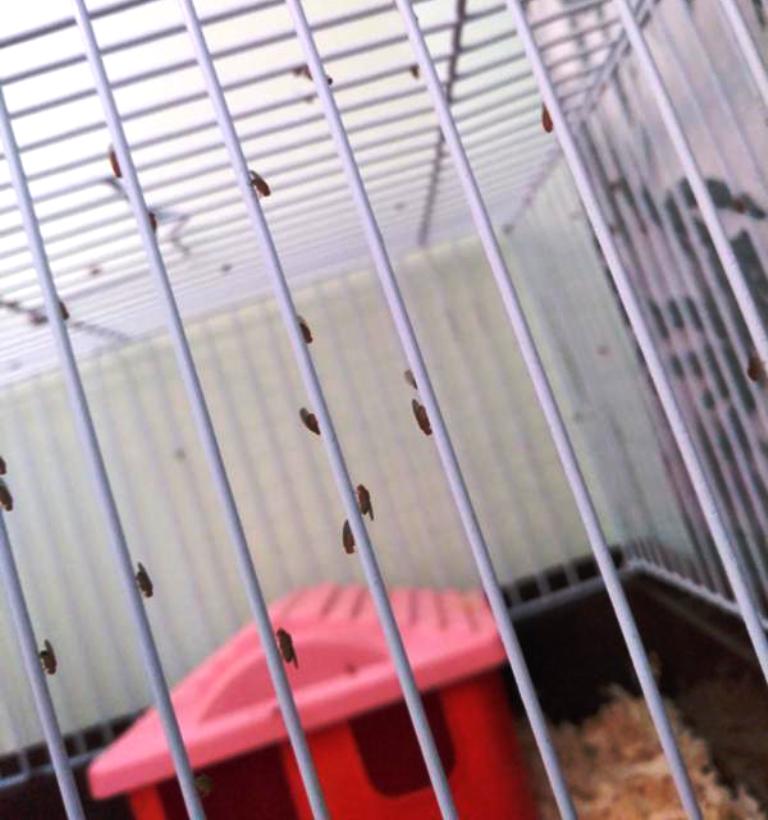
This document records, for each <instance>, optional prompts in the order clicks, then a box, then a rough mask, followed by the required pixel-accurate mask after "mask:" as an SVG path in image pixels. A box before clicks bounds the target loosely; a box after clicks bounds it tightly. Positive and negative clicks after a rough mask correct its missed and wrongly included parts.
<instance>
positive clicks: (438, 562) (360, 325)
mask: <svg viewBox="0 0 768 820" xmlns="http://www.w3.org/2000/svg"><path fill="white" fill-rule="evenodd" d="M341 287H342V289H343V291H344V293H345V296H346V298H347V299H348V300H349V302H350V304H351V305H352V308H353V315H354V320H353V321H354V322H355V327H356V329H357V332H358V333H360V334H361V335H362V337H363V339H364V340H365V341H364V343H365V346H366V349H367V350H368V351H370V352H371V354H372V353H373V352H374V351H376V350H377V349H380V347H381V345H380V343H379V342H378V341H377V340H376V339H375V338H374V337H373V334H372V329H371V326H370V323H369V322H367V321H365V319H364V318H363V311H362V310H361V305H360V300H359V299H358V296H357V293H356V291H355V288H353V287H352V286H351V284H350V281H349V277H348V276H345V277H344V279H343V281H342V284H341ZM369 355H370V354H369ZM385 393H386V391H385ZM387 398H391V396H386V395H385V396H383V397H382V400H386V399H387ZM392 428H393V434H394V437H395V445H396V447H397V448H398V450H400V451H401V452H402V453H403V457H404V459H405V462H406V465H407V468H408V472H409V473H410V474H411V476H414V477H415V476H417V475H419V473H420V471H419V468H418V466H417V464H416V461H415V458H414V454H413V450H412V448H411V447H410V446H409V445H408V444H407V443H406V441H405V439H404V437H403V435H402V433H401V431H400V428H399V426H398V425H397V424H393V425H392ZM413 480H415V481H418V483H419V484H420V485H421V487H422V492H426V490H424V489H423V487H424V484H423V482H422V481H420V480H419V479H413ZM434 512H435V511H434V508H433V505H432V504H425V505H424V510H423V515H421V516H419V526H420V527H422V528H423V531H424V533H425V535H426V540H425V542H424V543H426V544H430V545H432V549H433V555H434V559H433V560H432V561H430V562H429V563H430V565H432V564H434V565H435V568H436V570H435V575H436V576H437V578H439V581H440V583H441V584H443V585H444V586H446V587H447V586H449V584H450V583H451V572H450V569H449V567H448V564H447V562H446V559H445V554H444V551H443V549H442V544H443V535H442V533H441V528H440V526H439V525H437V524H436V522H435V517H434ZM453 582H454V583H455V579H454V581H453Z"/></svg>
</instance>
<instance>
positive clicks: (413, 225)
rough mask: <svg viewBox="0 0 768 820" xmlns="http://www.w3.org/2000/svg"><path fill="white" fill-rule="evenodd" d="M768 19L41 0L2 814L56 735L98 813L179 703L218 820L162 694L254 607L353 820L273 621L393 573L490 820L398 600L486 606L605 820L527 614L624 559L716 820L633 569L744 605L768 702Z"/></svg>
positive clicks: (277, 669) (421, 6)
mask: <svg viewBox="0 0 768 820" xmlns="http://www.w3.org/2000/svg"><path fill="white" fill-rule="evenodd" d="M766 14H768V10H767V9H766V8H765V7H764V4H763V2H762V0H751V2H748V0H743V2H742V0H707V2H705V1H704V0H692V2H690V1H689V0H661V2H659V3H654V2H645V0H639V2H637V3H636V4H632V3H631V2H630V0H570V2H559V1H558V0H530V2H528V3H521V2H519V0H507V2H492V1H491V0H422V1H421V2H419V1H418V0H413V1H411V0H395V2H394V3H393V2H378V3H377V2H374V1H373V0H359V2H354V3H342V2H338V3H329V2H324V3H323V2H320V0H306V2H302V0H258V1H257V0H252V2H235V1H234V0H232V1H231V2H230V1H229V0H227V2H224V1H223V0H195V1H194V2H193V0H177V2H172V0H123V2H97V0H93V1H92V2H89V3H88V4H86V3H85V2H84V0H72V2H67V3H65V2H52V0H46V2H43V0H39V2H36V3H30V4H26V5H23V4H22V5H18V4H16V5H15V7H14V9H13V10H12V11H9V12H8V13H7V14H5V15H4V27H3V30H2V32H0V77H1V78H2V80H1V81H0V82H1V86H0V87H1V89H2V94H1V95H0V137H2V148H3V160H2V166H1V167H2V175H3V176H2V180H0V295H1V296H0V315H1V317H2V321H1V322H0V383H1V384H2V391H1V392H0V455H2V458H3V462H4V464H5V466H6V468H7V474H6V475H5V476H4V477H3V485H2V488H0V489H3V490H4V492H5V493H7V496H6V497H4V499H3V501H4V506H5V507H6V510H9V511H8V512H7V514H5V515H0V558H1V562H0V566H2V579H3V585H4V586H3V591H4V594H3V600H4V601H5V606H4V608H3V609H2V612H1V613H0V618H2V620H0V641H1V642H2V648H3V658H4V659H5V660H6V663H4V665H3V666H4V669H3V674H2V677H0V687H1V689H0V705H1V706H2V708H0V753H2V754H3V755H5V756H6V758H8V759H12V760H14V761H15V769H14V771H12V772H11V773H7V772H6V773H0V787H2V786H3V785H8V784H11V783H15V782H18V781H19V780H23V779H24V778H28V777H30V776H31V773H32V772H33V770H34V766H33V765H32V764H31V763H30V760H29V758H28V756H27V753H26V751H25V750H26V749H28V748H29V747H30V746H31V745H33V744H35V743H37V742H39V741H40V740H41V738H44V740H45V742H46V743H47V746H48V750H49V754H50V760H51V763H52V766H53V768H54V770H55V773H56V776H57V779H58V783H59V786H60V789H61V794H62V798H63V801H64V805H65V807H66V812H67V815H68V816H69V817H73V818H76V817H83V816H84V815H83V810H82V808H81V805H80V800H79V797H78V793H77V789H76V787H75V784H74V781H73V778H72V775H71V769H70V763H71V759H72V758H74V759H77V760H80V759H82V758H85V757H88V756H89V755H91V754H92V747H93V743H92V742H91V741H89V740H88V739H87V738H86V735H87V734H88V732H90V730H92V729H93V728H94V727H95V728H96V730H97V734H98V735H99V738H100V739H99V741H97V743H96V746H98V745H100V744H103V743H106V742H108V741H109V740H110V739H111V738H112V737H113V728H112V723H113V721H114V720H116V719H117V718H119V717H120V716H123V715H126V714H130V713H134V712H136V711H137V710H138V709H140V708H142V707H145V706H146V705H147V703H148V702H152V703H153V704H154V705H155V706H156V708H157V709H158V710H159V711H160V713H161V716H162V719H163V725H164V728H165V731H166V735H167V740H168V743H169V745H170V747H171V749H172V753H173V758H174V762H175V767H176V773H177V777H178V780H179V784H180V786H181V789H182V792H183V795H184V801H185V805H186V808H187V811H188V813H189V815H190V816H191V817H202V816H203V810H202V808H201V803H200V799H199V795H198V792H197V790H196V787H195V783H194V777H193V773H192V769H191V767H190V763H189V760H188V758H187V754H186V752H185V749H184V744H183V742H182V739H181V735H180V732H179V727H178V723H177V721H176V718H175V715H174V712H173V708H172V706H171V702H170V697H169V688H168V685H169V684H168V681H169V680H171V681H175V680H178V679H179V678H180V677H181V676H182V675H183V674H185V673H186V672H187V671H188V670H189V669H190V668H191V667H192V666H193V665H194V664H195V663H197V662H198V661H199V660H200V659H201V658H202V657H204V656H205V655H206V654H207V653H208V652H209V651H210V650H211V649H212V648H213V647H215V646H216V645H218V644H219V643H220V642H221V641H222V640H223V639H224V638H225V637H226V636H227V635H228V634H230V633H231V632H232V631H233V629H234V628H235V627H236V626H237V625H239V624H240V623H242V622H243V621H244V620H246V619H248V618H252V619H253V620H254V621H255V623H256V624H257V626H258V628H259V632H260V636H261V640H262V643H263V645H264V647H265V651H266V652H267V657H268V661H269V668H270V674H271V677H272V681H273V684H274V687H275V690H276V692H277V696H278V700H279V704H280V708H281V712H282V715H283V719H284V721H285V723H286V726H287V728H288V731H289V736H290V741H291V744H292V747H293V750H294V752H295V755H296V758H297V760H298V763H299V767H300V770H301V774H302V778H303V782H304V785H305V788H306V792H307V795H308V798H309V800H310V803H311V806H312V810H313V813H314V815H315V816H316V817H326V816H328V814H327V809H326V807H325V803H324V798H323V788H322V784H321V783H320V782H319V780H318V778H317V775H316V773H315V769H314V766H313V761H312V758H311V755H310V754H309V750H308V746H307V743H306V740H305V737H304V733H303V730H302V726H301V721H300V718H299V715H298V713H297V711H296V708H295V705H294V702H293V699H292V695H291V691H290V687H289V685H288V682H287V678H286V675H285V672H284V669H283V661H282V659H281V657H280V653H279V650H278V647H277V645H276V643H275V641H274V638H273V625H272V624H271V623H270V621H269V616H268V612H267V607H266V601H267V600H272V599H273V598H275V597H277V596H278V595H280V594H281V593H284V592H285V591H287V590H289V589H293V588H295V587H297V586H300V585H302V584H306V583H310V582H311V581H313V580H317V579H318V578H327V579H334V580H351V579H363V580H364V581H365V583H366V584H367V585H368V587H369V588H370V591H371V594H372V595H373V598H374V601H375V604H376V610H377V614H378V617H379V620H380V622H381V625H382V628H383V630H384V632H385V635H386V638H387V645H388V647H389V651H390V653H391V656H392V660H393V662H394V664H395V666H396V668H397V672H398V678H399V682H400V685H401V688H402V692H403V697H404V699H405V702H406V704H407V707H408V711H409V714H410V717H411V719H412V722H413V725H414V728H415V731H416V735H417V737H418V741H419V745H420V748H421V751H422V754H423V756H424V760H425V762H426V764H427V769H428V772H429V775H430V780H431V783H432V786H433V788H434V792H435V796H436V799H437V801H438V804H439V807H440V811H441V814H442V816H444V817H455V816H457V814H456V810H455V808H454V805H453V801H452V796H451V790H450V788H449V785H448V782H447V779H446V776H445V773H444V771H443V769H442V766H441V764H440V760H439V757H438V755H437V753H436V748H435V744H434V740H433V738H432V735H431V732H430V728H429V725H428V723H427V721H426V718H425V714H424V709H423V706H422V703H421V700H420V697H419V693H418V690H417V688H416V686H415V683H414V679H413V674H412V670H411V668H410V665H409V661H408V657H407V655H406V652H405V649H404V646H403V643H402V639H401V636H400V633H399V630H398V627H397V623H396V621H395V619H394V616H393V613H392V609H391V606H390V603H389V599H388V596H387V588H388V585H391V584H393V583H403V582H407V583H412V584H414V583H416V584H417V583H422V584H431V585H434V586H453V587H459V588H462V587H467V586H470V585H473V584H477V583H478V578H479V582H480V583H481V585H482V588H483V590H484V592H485V595H486V597H487V600H488V603H489V605H490V608H491V610H492V612H493V615H494V618H495V621H496V624H497V627H498V630H499V634H500V636H501V639H502V642H503V644H504V648H505V651H506V655H507V658H508V661H509V664H510V666H511V669H512V672H513V674H514V678H515V681H516V684H517V687H518V689H519V693H520V695H521V698H522V700H523V703H524V706H525V710H526V713H527V717H528V719H529V721H530V723H531V726H532V729H533V732H534V735H535V738H536V742H537V746H538V749H539V751H540V753H541V756H542V759H543V761H544V765H545V768H546V771H547V775H548V778H549V782H550V784H551V787H552V790H553V792H554V795H555V798H556V801H557V805H558V807H559V810H560V812H561V814H562V816H563V817H574V816H575V811H574V808H573V802H572V798H571V796H570V795H569V792H568V787H567V785H566V783H565V780H564V778H563V775H562V772H561V768H560V765H559V763H558V760H557V757H556V755H555V752H554V748H553V745H552V743H551V740H550V738H549V735H548V730H547V725H546V722H545V719H544V715H543V712H542V710H541V707H540V705H539V702H538V700H537V695H536V691H535V688H534V686H533V683H532V681H531V678H530V675H529V673H528V669H527V666H526V660H525V658H524V656H523V653H522V651H521V648H520V644H519V642H518V640H517V637H516V634H515V629H514V620H515V618H516V617H518V616H519V614H520V613H521V612H523V611H525V609H526V608H529V609H530V608H531V607H536V606H538V607H541V606H544V607H546V606H547V605H548V602H549V601H551V600H553V599H554V598H556V597H557V596H564V595H569V594H574V593H576V592H577V591H578V589H579V588H580V587H581V586H582V585H583V584H584V583H585V582H584V581H583V580H582V579H581V578H580V577H579V574H578V572H577V570H576V568H575V567H576V564H575V561H576V559H577V558H579V557H580V556H583V555H585V554H587V553H590V552H591V553H592V554H593V556H594V559H595V561H596V563H597V566H598V568H599V574H600V579H601V581H600V582H601V583H602V584H604V585H605V587H606V589H607V592H608V595H609V597H610V601H611V604H612V606H613V609H614V611H615V614H616V618H617V619H618V622H619V625H620V627H621V630H622V634H623V637H624V639H625V642H626V647H627V651H628V652H629V656H630V658H631V662H632V664H633V667H634V669H635V672H636V674H637V677H638V679H639V682H640V685H641V688H642V692H643V695H644V698H645V700H646V703H647V706H648V709H649V710H650V713H651V716H652V719H653V722H654V725H655V728H656V730H657V732H658V735H659V739H660V741H661V744H662V747H663V749H664V752H665V755H666V758H667V762H668V764H669V766H670V769H671V771H672V774H673V777H674V781H675V784H676V787H677V791H678V794H679V798H680V801H681V803H682V805H683V807H684V809H685V811H686V812H687V814H688V815H689V816H691V817H698V816H700V813H699V809H698V807H697V804H696V799H695V796H694V794H693V790H692V788H691V784H690V780H689V777H688V775H687V772H686V768H685V765H684V763H683V760H682V758H681V756H680V752H679V750H678V746H677V743H676V740H675V735H674V732H673V730H672V727H671V725H670V722H669V720H668V717H667V715H666V713H665V710H664V706H663V704H662V701H661V697H660V695H659V691H658V688H657V685H656V682H655V681H654V678H653V675H652V672H651V668H650V665H649V661H648V657H647V655H646V652H645V650H644V648H643V645H642V642H641V640H640V637H639V634H638V631H637V628H636V626H635V621H634V618H633V614H632V612H631V610H630V607H629V605H628V602H627V597H626V594H625V592H624V589H623V587H622V574H623V573H627V572H642V573H647V574H650V575H653V576H655V577H657V578H660V579H662V580H663V581H665V582H666V583H669V584H672V585H676V586H679V587H681V588H684V589H686V590H688V591H690V592H692V593H694V594H696V595H698V596H700V597H702V598H704V599H706V600H708V601H710V602H712V603H714V604H716V605H717V606H719V607H721V608H723V609H725V610H727V611H729V612H732V613H734V614H736V615H738V616H739V617H740V618H741V619H742V620H743V623H744V627H745V629H746V630H747V632H748V634H749V638H750V640H751V642H752V646H753V648H754V652H755V654H756V657H757V659H758V661H759V664H760V667H761V669H762V672H763V674H764V675H766V674H768V643H767V642H766V635H765V625H766V620H765V606H766V601H767V599H766V596H767V595H768V550H767V549H766V533H767V532H768V513H767V512H766V509H768V505H766V500H767V498H768V413H767V411H766V404H765V402H766V394H765V387H766V379H767V378H768V377H767V376H766V372H765V367H766V366H768V336H767V335H766V321H767V320H768V281H767V280H766V275H767V272H768V227H767V226H768V185H767V184H766V177H767V175H768V167H767V166H766V160H765V158H766V156H768V130H767V129H766V122H767V121H768V119H767V118H768V72H767V71H766V65H765V54H766V48H767V47H768V23H767V22H766ZM110 160H112V163H110ZM116 170H119V172H120V173H119V174H118V175H116V174H115V171H116ZM252 172H256V174H257V177H256V184H254V177H253V175H252ZM265 186H266V189H267V190H268V191H269V196H261V195H260V193H259V189H261V194H263V193H265V190H264V187H265ZM299 317H301V319H300V318H299ZM303 323H305V324H303ZM307 330H309V334H310V335H311V337H312V343H311V344H308V342H307V335H306V334H307ZM406 370H408V371H410V379H412V380H413V381H414V382H415V385H416V392H415V393H414V391H413V390H412V389H411V387H409V386H408V385H407V384H406V383H405V380H404V377H403V374H404V372H405V371H406ZM413 395H416V396H418V399H417V404H420V405H421V410H420V412H421V413H422V425H423V424H424V423H426V424H427V425H429V426H430V427H431V437H425V436H423V435H422V434H421V433H420V432H419V429H418V427H417V425H416V423H415V421H414V417H413V415H412V409H411V408H412V405H411V401H412V396H413ZM301 408H304V409H305V410H307V411H308V412H310V413H312V414H314V416H315V421H314V424H315V425H317V430H318V431H319V434H320V435H319V439H318V438H316V437H315V436H313V434H312V432H310V431H308V430H307V429H306V427H305V426H303V425H302V421H301V419H300V416H299V411H300V409H301ZM424 419H426V422H425V421H424ZM310 426H312V425H310ZM422 429H423V428H422ZM326 465H329V466H330V471H329V470H328V469H327V466H326ZM363 476H364V477H365V483H366V486H368V487H369V488H370V489H371V491H372V493H373V496H374V500H375V504H376V510H377V516H376V521H375V523H373V524H370V525H366V523H365V522H364V520H363V518H362V516H361V512H360V509H359V507H358V502H357V498H356V495H355V485H356V484H357V483H358V482H359V481H361V480H362V477H363ZM11 502H12V503H11ZM11 507H12V510H10V508H11ZM345 519H347V520H348V522H349V525H350V528H351V536H352V537H353V538H354V542H355V544H356V553H355V554H354V555H353V556H348V555H345V554H344V551H343V550H342V548H341V525H342V523H343V522H344V520H345ZM12 545H13V547H12ZM610 546H615V547H616V548H617V550H618V552H619V553H621V554H622V556H623V564H622V568H621V569H619V568H618V567H617V564H616V562H615V561H614V554H615V553H613V552H612V551H611V549H610ZM138 562H141V563H142V564H143V566H145V567H146V568H147V570H148V571H149V573H150V574H151V576H152V579H153V581H154V583H155V584H156V587H157V589H158V594H157V595H156V596H155V598H154V599H153V600H152V602H151V603H147V602H145V600H144V599H143V598H142V596H141V591H140V589H139V588H138V587H137V585H136V581H135V573H136V566H137V563H138ZM554 565H559V566H562V567H563V571H564V578H565V581H564V583H563V584H561V585H559V586H558V587H557V588H555V587H554V586H553V585H552V583H551V580H550V579H549V577H548V575H547V573H546V572H545V570H546V569H547V568H548V567H551V566H554ZM524 577H525V578H532V579H533V583H534V585H535V587H536V597H535V600H534V601H526V600H524V599H523V597H521V595H520V593H519V585H518V584H516V583H515V582H516V581H518V580H519V579H521V578H524ZM385 579H386V581H385ZM502 588H504V591H505V592H504V593H503V592H502ZM505 594H506V596H507V598H505ZM44 639H50V641H51V645H52V646H53V647H54V648H55V652H56V655H57V657H58V658H59V660H60V663H61V669H60V670H59V672H58V673H57V675H56V677H55V678H51V679H50V680H48V679H46V677H45V675H44V672H43V670H42V668H41V666H40V663H39V656H38V653H39V649H40V646H42V645H43V641H44ZM147 684H148V687H147ZM62 732H63V733H64V734H66V735H68V736H71V737H72V738H73V741H72V743H71V744H70V745H69V746H66V745H65V744H64V741H63V740H62Z"/></svg>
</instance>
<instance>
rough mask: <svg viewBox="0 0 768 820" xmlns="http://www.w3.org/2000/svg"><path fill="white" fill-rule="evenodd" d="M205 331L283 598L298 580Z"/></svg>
mask: <svg viewBox="0 0 768 820" xmlns="http://www.w3.org/2000/svg"><path fill="white" fill-rule="evenodd" d="M203 328H204V336H205V345H206V347H207V348H208V356H209V357H210V360H211V370H212V371H213V375H214V378H215V379H216V390H217V392H218V393H219V395H220V396H221V400H222V403H223V404H224V411H225V413H226V415H227V421H228V423H229V427H230V429H231V430H232V436H233V439H234V441H235V444H236V447H235V449H236V450H237V454H238V458H239V459H240V464H241V465H242V467H243V470H244V472H245V477H246V480H247V482H248V496H249V497H252V498H253V500H254V501H253V503H254V506H255V507H256V516H257V518H258V520H259V524H260V529H261V530H262V531H263V532H264V545H265V547H266V548H267V554H268V555H269V556H270V561H271V562H272V563H273V564H274V565H275V566H276V567H277V571H278V575H279V586H280V587H281V589H280V593H281V594H283V595H284V594H286V593H288V592H290V591H291V590H292V589H295V588H296V586H297V584H296V582H295V579H294V578H292V577H291V573H290V571H289V569H288V567H287V565H286V561H285V555H284V553H283V550H282V549H280V543H279V541H278V537H277V532H276V530H275V526H274V524H273V523H272V517H271V515H270V513H269V510H268V509H267V505H266V504H265V503H264V497H263V492H264V490H263V488H262V486H261V481H260V480H259V476H258V473H257V472H256V468H255V467H254V466H253V459H252V458H251V455H250V453H249V452H248V440H247V436H246V434H245V430H244V429H243V425H242V422H241V421H240V417H239V415H238V413H237V409H236V408H235V403H234V402H233V401H232V394H231V393H230V390H229V384H228V381H229V380H228V379H227V378H226V377H225V375H224V371H223V368H222V363H221V357H220V356H219V353H218V351H217V350H216V342H215V340H214V338H213V336H212V335H211V331H210V328H209V327H208V326H207V325H203ZM302 555H307V557H310V558H311V557H312V552H311V550H307V552H306V553H304V552H302ZM312 569H313V572H314V577H316V578H319V577H321V575H320V567H319V566H318V565H317V564H315V565H314V566H313V568H312Z"/></svg>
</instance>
